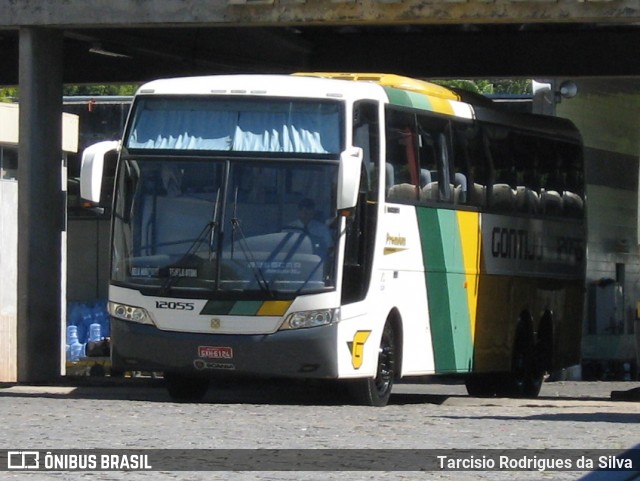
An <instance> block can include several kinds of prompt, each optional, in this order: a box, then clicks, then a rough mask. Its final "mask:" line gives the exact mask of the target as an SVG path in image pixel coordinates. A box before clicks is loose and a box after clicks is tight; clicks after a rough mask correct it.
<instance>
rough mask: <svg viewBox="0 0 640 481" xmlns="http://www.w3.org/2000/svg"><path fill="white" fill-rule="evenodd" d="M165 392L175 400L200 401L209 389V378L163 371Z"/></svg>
mask: <svg viewBox="0 0 640 481" xmlns="http://www.w3.org/2000/svg"><path fill="white" fill-rule="evenodd" d="M164 381H165V384H166V386H167V392H168V393H169V396H170V397H171V399H172V400H174V401H176V402H196V401H200V400H201V399H202V398H203V397H204V395H205V394H206V393H207V390H208V389H209V380H208V379H203V378H198V377H189V376H184V375H182V374H176V373H172V372H165V373H164Z"/></svg>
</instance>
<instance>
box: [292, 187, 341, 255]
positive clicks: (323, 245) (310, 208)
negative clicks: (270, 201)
mask: <svg viewBox="0 0 640 481" xmlns="http://www.w3.org/2000/svg"><path fill="white" fill-rule="evenodd" d="M315 212H316V206H315V203H314V202H313V200H312V199H309V198H308V197H307V198H304V199H302V200H301V201H300V202H299V203H298V218H297V219H296V220H294V221H293V222H292V223H290V224H289V225H288V226H287V227H290V228H294V229H300V230H302V231H303V232H304V233H305V234H307V235H308V236H309V237H310V238H311V241H312V242H313V249H314V251H315V252H316V253H317V254H319V255H321V256H324V254H325V253H326V252H327V249H328V248H329V246H330V245H331V232H330V231H329V228H328V227H327V226H326V225H325V224H323V223H322V222H320V221H318V220H316V219H315Z"/></svg>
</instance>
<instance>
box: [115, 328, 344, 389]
mask: <svg viewBox="0 0 640 481" xmlns="http://www.w3.org/2000/svg"><path fill="white" fill-rule="evenodd" d="M337 330H338V329H337V326H336V325H335V324H334V325H328V326H322V327H314V328H309V329H298V330H288V331H278V332H276V333H273V334H266V335H265V334H260V335H231V334H201V333H185V332H173V331H162V330H160V329H158V328H156V327H155V326H150V325H146V324H138V323H134V322H127V321H122V320H120V319H114V318H112V319H111V336H112V337H111V361H112V369H114V370H117V371H163V372H177V373H183V374H190V375H200V376H204V377H222V376H229V375H232V376H234V375H235V376H265V377H293V378H319V379H334V378H336V377H337V376H338V361H337V359H338V356H337V352H336V349H337Z"/></svg>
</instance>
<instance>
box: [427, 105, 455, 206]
mask: <svg viewBox="0 0 640 481" xmlns="http://www.w3.org/2000/svg"><path fill="white" fill-rule="evenodd" d="M446 130H447V123H446V122H445V121H442V120H439V119H434V118H430V117H426V116H425V117H419V118H418V132H419V134H420V137H419V140H420V142H419V147H420V154H419V159H420V180H421V183H420V203H421V204H424V203H431V202H447V203H451V202H453V200H454V194H455V185H454V179H453V178H454V176H453V175H452V170H451V160H452V159H451V152H450V148H449V142H448V136H447V135H446V134H445V131H446Z"/></svg>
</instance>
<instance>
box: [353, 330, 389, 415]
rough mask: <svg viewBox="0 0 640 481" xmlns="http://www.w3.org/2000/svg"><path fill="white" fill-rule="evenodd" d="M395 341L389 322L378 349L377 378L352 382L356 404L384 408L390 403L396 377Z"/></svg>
mask: <svg viewBox="0 0 640 481" xmlns="http://www.w3.org/2000/svg"><path fill="white" fill-rule="evenodd" d="M395 339H396V336H395V331H394V330H393V326H392V325H391V323H390V322H387V324H386V325H385V326H384V330H383V331H382V338H381V340H380V348H379V349H378V368H377V372H376V377H375V378H367V379H358V380H356V381H352V382H351V386H350V387H351V395H352V397H353V399H354V401H355V402H356V403H358V404H361V405H364V406H376V407H384V406H386V405H387V403H388V402H389V397H390V396H391V390H392V389H393V382H394V380H395V377H396V354H397V348H396V340H395Z"/></svg>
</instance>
